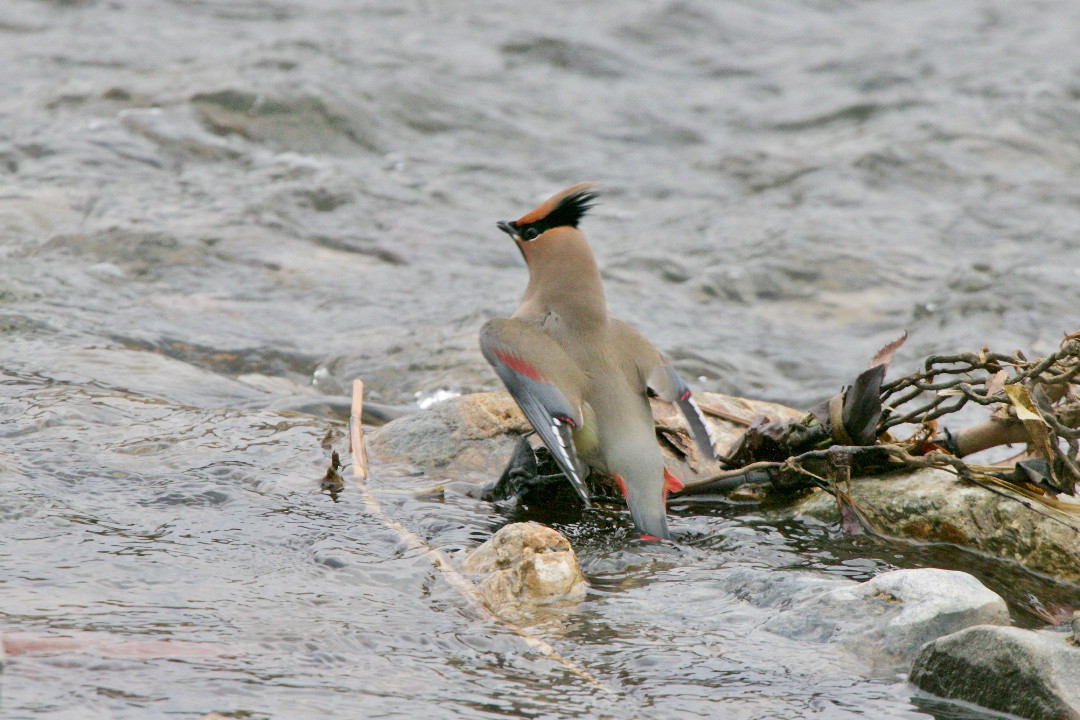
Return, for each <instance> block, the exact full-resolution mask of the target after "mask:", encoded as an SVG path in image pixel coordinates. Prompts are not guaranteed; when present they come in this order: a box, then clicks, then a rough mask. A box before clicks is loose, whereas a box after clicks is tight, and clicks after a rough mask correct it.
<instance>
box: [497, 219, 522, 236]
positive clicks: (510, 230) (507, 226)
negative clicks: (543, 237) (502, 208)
mask: <svg viewBox="0 0 1080 720" xmlns="http://www.w3.org/2000/svg"><path fill="white" fill-rule="evenodd" d="M495 225H496V226H497V227H498V228H499V229H500V230H502V231H503V232H504V233H506V234H507V235H509V236H510V237H512V238H514V239H517V236H518V231H517V228H515V227H514V225H513V223H511V222H510V221H508V220H500V221H498V222H497V223H495Z"/></svg>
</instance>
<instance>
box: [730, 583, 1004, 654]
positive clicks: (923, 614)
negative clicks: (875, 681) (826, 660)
mask: <svg viewBox="0 0 1080 720" xmlns="http://www.w3.org/2000/svg"><path fill="white" fill-rule="evenodd" d="M747 579H748V580H749V582H744V581H743V580H742V578H740V573H734V574H733V575H731V576H729V578H728V579H727V580H726V582H725V584H727V585H728V586H730V587H731V588H732V590H733V591H735V592H736V594H737V595H739V596H740V597H743V598H745V599H747V600H749V601H750V602H751V603H753V604H755V605H758V606H774V607H776V606H778V607H780V608H782V610H781V611H780V612H779V613H777V614H776V615H775V616H774V617H772V618H771V619H770V620H768V621H767V622H766V623H765V629H766V630H768V631H769V632H771V633H774V634H776V635H781V636H783V637H787V638H792V639H797V640H806V641H810V642H820V643H830V644H838V645H840V646H842V647H844V648H845V649H847V650H849V651H851V652H853V653H854V654H855V655H856V656H858V657H859V658H860V659H861V660H862V661H864V662H866V663H867V664H868V665H869V666H870V667H869V670H870V672H872V673H878V672H886V673H887V672H892V671H895V670H896V669H898V668H902V667H906V666H907V665H908V663H910V662H911V659H912V658H913V657H914V656H915V654H916V653H917V652H918V651H919V648H920V647H921V646H922V645H923V644H924V643H926V642H928V641H930V640H933V639H935V638H938V637H940V636H942V635H948V634H949V633H953V632H956V631H957V630H960V629H962V628H967V627H970V626H972V625H979V624H984V623H1007V622H1009V611H1008V608H1007V607H1006V605H1005V601H1004V600H1002V599H1001V597H1000V596H998V595H997V594H996V593H994V592H992V591H991V590H989V589H987V588H986V587H985V586H984V585H983V584H982V583H980V582H979V581H978V580H976V579H975V578H974V577H972V576H971V575H968V574H967V573H963V572H957V571H953V570H938V569H934V568H925V569H918V570H894V571H892V572H887V573H883V574H881V575H878V576H877V577H875V578H873V579H871V580H867V581H866V582H862V583H856V582H851V581H847V580H837V579H833V578H822V577H820V576H816V575H806V576H799V575H792V574H789V573H784V574H782V575H775V576H761V575H755V576H751V577H748V578H747Z"/></svg>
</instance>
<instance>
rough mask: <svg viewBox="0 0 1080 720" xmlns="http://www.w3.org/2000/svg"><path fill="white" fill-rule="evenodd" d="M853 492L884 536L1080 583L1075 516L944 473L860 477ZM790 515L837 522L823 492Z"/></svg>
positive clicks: (1079, 524)
mask: <svg viewBox="0 0 1080 720" xmlns="http://www.w3.org/2000/svg"><path fill="white" fill-rule="evenodd" d="M850 494H851V498H852V499H853V500H854V501H855V503H856V504H857V505H858V507H859V509H860V510H862V511H863V513H865V515H866V517H867V518H868V519H869V520H870V521H871V522H872V523H873V524H874V525H875V526H876V527H877V528H878V529H879V530H881V531H882V532H883V533H885V534H887V535H895V536H898V537H906V538H911V539H914V540H921V541H932V542H946V543H953V544H955V545H960V546H963V547H967V548H971V549H974V550H980V551H982V552H986V553H990V554H992V555H996V556H997V557H1002V558H1008V559H1010V560H1014V561H1016V562H1018V563H1020V564H1021V565H1024V566H1025V567H1028V568H1030V569H1032V570H1036V571H1039V572H1043V573H1047V574H1050V575H1054V576H1056V577H1059V578H1063V579H1065V580H1071V581H1073V582H1077V581H1080V562H1078V561H1077V558H1080V515H1068V514H1066V513H1063V512H1060V511H1056V510H1051V509H1047V510H1046V511H1045V514H1043V513H1042V512H1040V509H1039V508H1038V504H1037V503H1035V502H1033V501H1025V503H1026V504H1024V503H1021V502H1018V501H1016V500H1012V499H1009V498H1006V497H1003V496H1001V495H999V494H997V493H994V492H991V491H989V490H986V489H984V488H981V487H979V486H977V485H972V484H970V483H965V482H961V481H960V480H958V479H957V478H956V476H955V475H953V474H952V473H948V472H945V471H943V470H917V471H915V472H912V473H910V474H907V475H901V474H898V475H890V476H888V477H868V478H860V479H858V480H855V481H853V482H852V483H851V493H850ZM1027 505H1030V506H1032V507H1027ZM1033 508H1035V509H1033ZM794 513H795V515H796V517H797V516H799V515H808V516H812V517H815V518H819V519H824V520H828V521H838V520H839V513H838V511H837V509H836V502H835V501H834V500H833V498H832V497H831V496H830V495H828V494H826V493H824V492H821V491H817V492H815V493H814V494H813V495H811V496H810V497H808V498H806V499H805V500H803V501H801V502H800V503H799V504H798V505H796V506H795V508H794Z"/></svg>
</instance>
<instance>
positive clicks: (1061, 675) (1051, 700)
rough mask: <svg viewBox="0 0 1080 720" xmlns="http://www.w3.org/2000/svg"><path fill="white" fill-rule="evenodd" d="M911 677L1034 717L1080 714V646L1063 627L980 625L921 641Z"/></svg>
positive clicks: (941, 692)
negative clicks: (1046, 629)
mask: <svg viewBox="0 0 1080 720" xmlns="http://www.w3.org/2000/svg"><path fill="white" fill-rule="evenodd" d="M910 679H911V682H912V683H914V684H915V685H916V686H917V687H919V688H920V689H922V690H925V691H926V692H929V693H933V694H934V695H938V696H941V697H945V698H950V699H953V700H963V701H966V702H971V703H976V704H978V705H982V706H984V707H988V708H991V709H993V710H998V711H1001V712H1007V713H1013V714H1014V715H1019V716H1020V717H1025V718H1031V719H1032V720H1080V648H1077V647H1075V646H1073V645H1072V644H1070V643H1068V642H1067V638H1066V636H1065V635H1064V634H1061V633H1050V632H1035V631H1032V630H1022V629H1020V628H1013V627H993V626H984V625H980V626H977V627H971V628H968V629H966V630H961V631H960V632H957V633H953V634H952V635H947V636H945V637H941V638H938V639H937V640H935V641H933V642H931V643H928V644H927V645H926V646H925V647H923V649H922V651H921V652H920V653H919V656H918V657H917V658H916V659H915V663H914V665H913V666H912V669H911V676H910Z"/></svg>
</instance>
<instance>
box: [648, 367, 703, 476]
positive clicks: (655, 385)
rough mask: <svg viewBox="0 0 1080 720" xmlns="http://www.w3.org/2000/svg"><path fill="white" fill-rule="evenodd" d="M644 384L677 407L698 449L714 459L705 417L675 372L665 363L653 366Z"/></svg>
mask: <svg viewBox="0 0 1080 720" xmlns="http://www.w3.org/2000/svg"><path fill="white" fill-rule="evenodd" d="M646 383H647V384H648V386H649V389H650V390H652V391H653V392H654V393H656V396H657V397H658V398H660V399H661V400H666V401H667V402H673V403H675V404H676V405H678V406H679V410H680V411H681V412H682V414H683V417H685V418H686V424H687V425H689V426H690V434H691V435H692V436H693V438H694V442H695V443H696V444H697V446H698V449H699V450H701V452H703V453H704V454H705V457H706V458H707V459H709V460H715V459H716V450H714V449H713V444H712V437H711V436H710V435H709V429H708V427H707V426H706V425H705V416H703V415H702V414H701V408H699V407H698V404H697V403H696V402H694V396H693V394H692V393H691V392H690V388H689V387H688V386H687V385H686V382H685V381H684V380H683V379H682V378H681V377H679V373H677V372H675V368H673V367H671V365H669V364H668V363H667V361H664V362H661V363H659V364H658V365H656V366H654V367H653V369H652V371H651V372H650V373H649V375H648V379H647V380H646Z"/></svg>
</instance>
